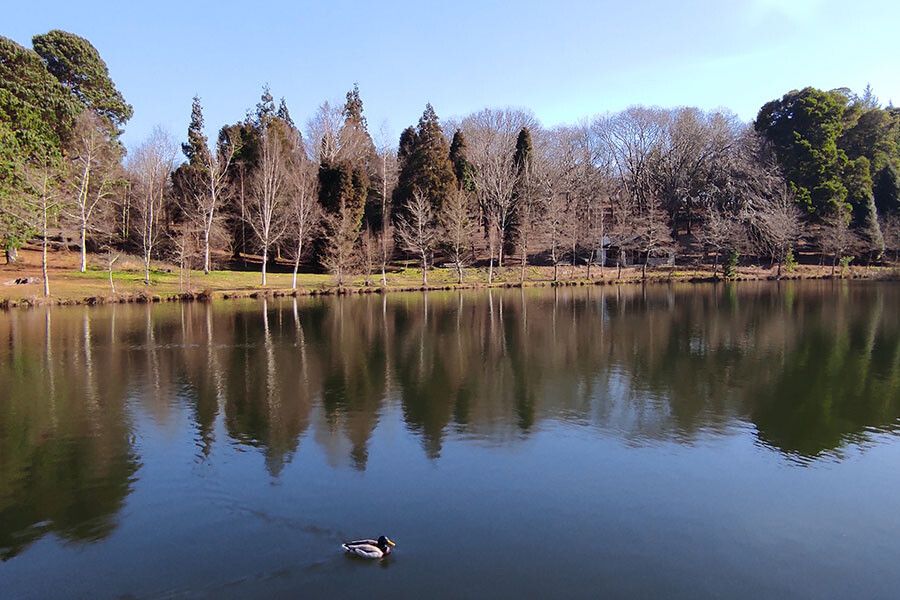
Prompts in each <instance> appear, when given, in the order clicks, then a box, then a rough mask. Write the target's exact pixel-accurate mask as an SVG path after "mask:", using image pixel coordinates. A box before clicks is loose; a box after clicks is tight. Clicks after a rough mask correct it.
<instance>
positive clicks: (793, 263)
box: [784, 248, 797, 273]
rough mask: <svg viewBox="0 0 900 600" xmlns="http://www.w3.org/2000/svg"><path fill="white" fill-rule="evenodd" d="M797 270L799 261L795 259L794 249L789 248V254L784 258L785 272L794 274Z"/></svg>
mask: <svg viewBox="0 0 900 600" xmlns="http://www.w3.org/2000/svg"><path fill="white" fill-rule="evenodd" d="M796 269H797V259H796V257H794V249H793V248H788V251H787V254H785V256H784V270H785V271H787V272H788V273H793V272H794V271H795V270H796Z"/></svg>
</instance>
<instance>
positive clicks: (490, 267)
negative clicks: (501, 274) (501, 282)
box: [488, 242, 494, 285]
mask: <svg viewBox="0 0 900 600" xmlns="http://www.w3.org/2000/svg"><path fill="white" fill-rule="evenodd" d="M488 246H489V248H488V251H489V252H490V254H491V258H490V260H489V261H488V285H491V284H492V283H493V282H494V244H493V242H492V243H490V244H488Z"/></svg>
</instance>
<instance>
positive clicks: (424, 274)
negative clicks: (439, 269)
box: [422, 252, 428, 287]
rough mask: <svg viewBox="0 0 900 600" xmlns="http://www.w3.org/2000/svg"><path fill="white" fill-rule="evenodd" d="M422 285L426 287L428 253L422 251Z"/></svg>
mask: <svg viewBox="0 0 900 600" xmlns="http://www.w3.org/2000/svg"><path fill="white" fill-rule="evenodd" d="M422 286H423V287H428V255H427V254H426V253H425V252H423V253H422Z"/></svg>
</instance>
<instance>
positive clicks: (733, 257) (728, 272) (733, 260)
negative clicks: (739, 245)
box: [724, 249, 741, 279]
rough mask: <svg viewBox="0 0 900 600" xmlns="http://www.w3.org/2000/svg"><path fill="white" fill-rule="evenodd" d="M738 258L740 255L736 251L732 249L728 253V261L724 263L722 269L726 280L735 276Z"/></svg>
mask: <svg viewBox="0 0 900 600" xmlns="http://www.w3.org/2000/svg"><path fill="white" fill-rule="evenodd" d="M740 257H741V255H740V253H739V252H738V251H737V250H734V249H732V250H731V252H729V253H728V260H727V261H726V262H725V267H724V272H725V277H726V278H728V279H732V278H733V277H734V276H735V275H737V266H738V260H739V259H740Z"/></svg>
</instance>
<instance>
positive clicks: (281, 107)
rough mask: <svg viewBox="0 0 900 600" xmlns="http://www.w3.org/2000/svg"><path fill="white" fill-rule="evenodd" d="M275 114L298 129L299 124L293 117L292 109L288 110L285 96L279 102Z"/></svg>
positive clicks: (294, 128) (291, 126)
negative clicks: (295, 122)
mask: <svg viewBox="0 0 900 600" xmlns="http://www.w3.org/2000/svg"><path fill="white" fill-rule="evenodd" d="M275 115H276V116H277V117H278V118H279V119H281V120H282V121H284V122H285V123H286V124H287V125H288V126H289V127H290V128H291V129H293V130H296V129H297V125H295V124H294V120H293V119H292V118H291V111H289V110H288V107H287V102H285V100H284V98H282V99H281V102H279V103H278V111H277V112H276V113H275Z"/></svg>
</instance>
